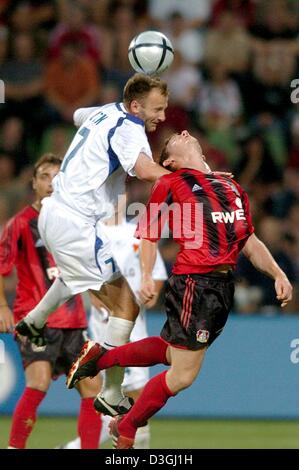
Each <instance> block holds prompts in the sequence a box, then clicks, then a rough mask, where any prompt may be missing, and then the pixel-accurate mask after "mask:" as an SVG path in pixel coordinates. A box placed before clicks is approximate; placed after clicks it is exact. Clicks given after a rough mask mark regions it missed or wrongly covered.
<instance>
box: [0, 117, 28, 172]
mask: <svg viewBox="0 0 299 470" xmlns="http://www.w3.org/2000/svg"><path fill="white" fill-rule="evenodd" d="M0 137H1V140H0V142H1V143H0V151H2V152H4V153H8V154H9V155H11V157H12V158H13V159H14V162H15V164H16V174H18V173H19V172H20V170H21V169H22V168H23V167H24V166H26V165H28V164H29V155H28V154H27V151H26V143H25V126H24V122H23V121H22V120H21V119H20V118H18V117H14V116H12V117H10V118H8V119H6V121H4V123H3V125H2V128H1V129H0Z"/></svg>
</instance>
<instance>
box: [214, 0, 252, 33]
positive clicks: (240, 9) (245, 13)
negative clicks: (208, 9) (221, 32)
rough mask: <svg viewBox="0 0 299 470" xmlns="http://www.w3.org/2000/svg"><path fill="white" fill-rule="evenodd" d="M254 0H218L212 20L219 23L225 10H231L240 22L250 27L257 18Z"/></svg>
mask: <svg viewBox="0 0 299 470" xmlns="http://www.w3.org/2000/svg"><path fill="white" fill-rule="evenodd" d="M255 8H256V5H255V1H254V0H216V1H215V2H214V5H213V9H212V15H211V22H212V25H217V24H218V23H219V21H220V18H221V16H222V15H223V13H224V12H229V13H230V14H231V15H233V16H234V18H235V19H236V20H237V22H238V24H240V25H242V26H244V27H245V28H249V27H250V26H251V25H252V24H253V23H254V20H255Z"/></svg>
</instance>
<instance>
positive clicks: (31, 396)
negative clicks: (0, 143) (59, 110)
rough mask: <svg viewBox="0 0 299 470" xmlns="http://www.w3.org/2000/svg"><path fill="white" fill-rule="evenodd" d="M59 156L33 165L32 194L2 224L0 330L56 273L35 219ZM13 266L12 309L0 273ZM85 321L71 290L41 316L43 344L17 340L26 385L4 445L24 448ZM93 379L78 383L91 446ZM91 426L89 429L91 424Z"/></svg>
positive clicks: (82, 427) (94, 440) (84, 443)
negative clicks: (62, 301)
mask: <svg viewBox="0 0 299 470" xmlns="http://www.w3.org/2000/svg"><path fill="white" fill-rule="evenodd" d="M60 163H61V161H60V159H58V158H56V157H55V156H54V155H52V154H45V155H44V156H43V157H41V158H40V159H39V160H38V162H37V163H36V165H35V170H34V178H33V188H34V190H35V193H36V199H35V201H34V202H33V204H32V206H27V207H25V208H24V209H23V210H21V211H20V212H19V213H17V214H16V215H15V216H14V217H13V218H12V219H11V220H10V221H9V222H8V223H7V225H6V226H5V228H4V231H3V234H2V237H1V240H0V332H8V331H10V330H11V329H12V328H13V324H14V323H16V322H18V321H20V320H21V319H22V318H23V317H24V316H25V315H27V313H28V312H29V311H30V310H31V309H32V308H34V307H35V305H36V304H37V303H38V302H39V301H40V299H41V298H42V297H43V296H44V294H45V293H46V292H47V290H48V289H49V287H50V286H51V284H52V282H53V280H54V279H56V277H57V276H58V274H59V271H58V268H57V267H56V266H55V262H54V259H53V257H52V256H51V254H50V253H49V252H48V251H47V250H46V248H45V246H44V245H43V243H42V240H41V238H40V236H39V232H38V228H37V219H38V214H39V210H40V207H41V200H42V198H43V197H45V196H49V195H50V194H51V192H52V186H51V182H52V179H53V177H54V176H55V175H56V174H57V172H58V171H59V168H60ZM14 267H16V271H17V276H18V283H17V288H16V298H15V302H14V306H13V315H12V313H11V311H10V309H9V307H8V305H7V302H6V298H5V292H4V279H5V276H6V275H8V274H9V273H10V272H11V271H12V269H13V268H14ZM86 327H87V319H86V313H85V310H84V307H83V302H82V299H81V297H80V296H79V295H76V296H74V297H72V298H71V299H69V300H68V302H67V303H65V304H64V305H62V306H61V307H59V308H58V309H57V310H56V311H55V312H53V313H52V314H51V315H50V316H49V319H48V321H47V327H46V331H45V334H46V337H47V340H48V343H47V345H46V347H44V348H37V347H36V346H35V345H32V344H31V343H30V342H29V341H21V340H20V339H19V338H17V343H18V346H19V349H20V352H21V356H22V360H23V366H24V369H25V376H26V388H25V390H24V392H23V395H22V396H21V398H20V400H19V402H18V404H17V406H16V408H15V411H14V414H13V420H12V427H11V433H10V439H9V447H10V448H24V447H25V446H26V442H27V439H28V437H29V435H30V433H31V431H32V429H33V425H34V422H35V420H36V411H37V408H38V406H39V405H40V403H41V402H42V400H43V399H44V397H45V395H46V392H47V390H48V387H49V385H50V383H51V378H52V377H55V376H57V375H59V374H61V373H65V374H67V373H68V370H69V367H70V365H71V364H72V362H73V361H74V359H75V358H76V356H77V355H78V353H79V351H80V349H81V347H82V345H83V344H84V342H85V340H86V337H85V329H86ZM98 390H99V382H98V381H97V380H96V381H92V380H90V379H87V380H86V381H84V382H82V386H80V387H78V391H79V393H80V395H81V398H82V400H81V409H80V415H79V421H78V429H79V434H80V437H81V447H82V448H97V446H98V439H99V434H100V428H101V420H100V418H99V416H98V415H97V414H96V413H95V410H94V409H93V400H94V397H95V395H96V394H97V393H98ZM92 427H93V429H92Z"/></svg>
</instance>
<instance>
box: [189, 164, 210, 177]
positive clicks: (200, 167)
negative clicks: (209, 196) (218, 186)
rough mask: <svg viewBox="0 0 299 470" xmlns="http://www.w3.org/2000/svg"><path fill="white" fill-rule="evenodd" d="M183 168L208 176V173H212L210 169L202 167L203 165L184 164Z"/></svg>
mask: <svg viewBox="0 0 299 470" xmlns="http://www.w3.org/2000/svg"><path fill="white" fill-rule="evenodd" d="M184 168H188V169H190V170H197V171H200V172H201V173H204V174H205V175H208V174H209V173H212V171H211V170H210V168H209V167H208V166H207V167H206V168H205V167H203V165H198V164H197V163H194V164H193V163H186V164H185V165H184Z"/></svg>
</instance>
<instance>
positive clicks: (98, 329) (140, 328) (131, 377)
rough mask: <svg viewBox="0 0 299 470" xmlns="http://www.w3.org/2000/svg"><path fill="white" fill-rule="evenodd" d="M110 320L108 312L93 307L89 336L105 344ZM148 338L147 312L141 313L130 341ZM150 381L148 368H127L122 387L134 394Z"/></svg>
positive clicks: (89, 323)
mask: <svg viewBox="0 0 299 470" xmlns="http://www.w3.org/2000/svg"><path fill="white" fill-rule="evenodd" d="M108 318H109V314H108V312H107V310H105V309H100V310H98V309H96V308H95V307H94V306H91V310H90V316H89V321H88V329H89V336H90V338H91V339H93V340H94V341H96V342H97V343H103V342H104V338H105V334H106V328H107V323H108ZM147 336H148V334H147V330H146V322H145V312H142V311H141V312H140V314H139V315H138V317H137V320H136V323H135V325H134V328H133V330H132V333H131V336H130V340H131V341H138V340H139V339H143V338H147ZM148 380H149V368H148V367H126V370H125V377H124V380H123V383H122V387H123V390H124V391H125V392H132V391H134V390H139V389H140V388H143V387H144V386H145V384H146V383H147V382H148Z"/></svg>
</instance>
